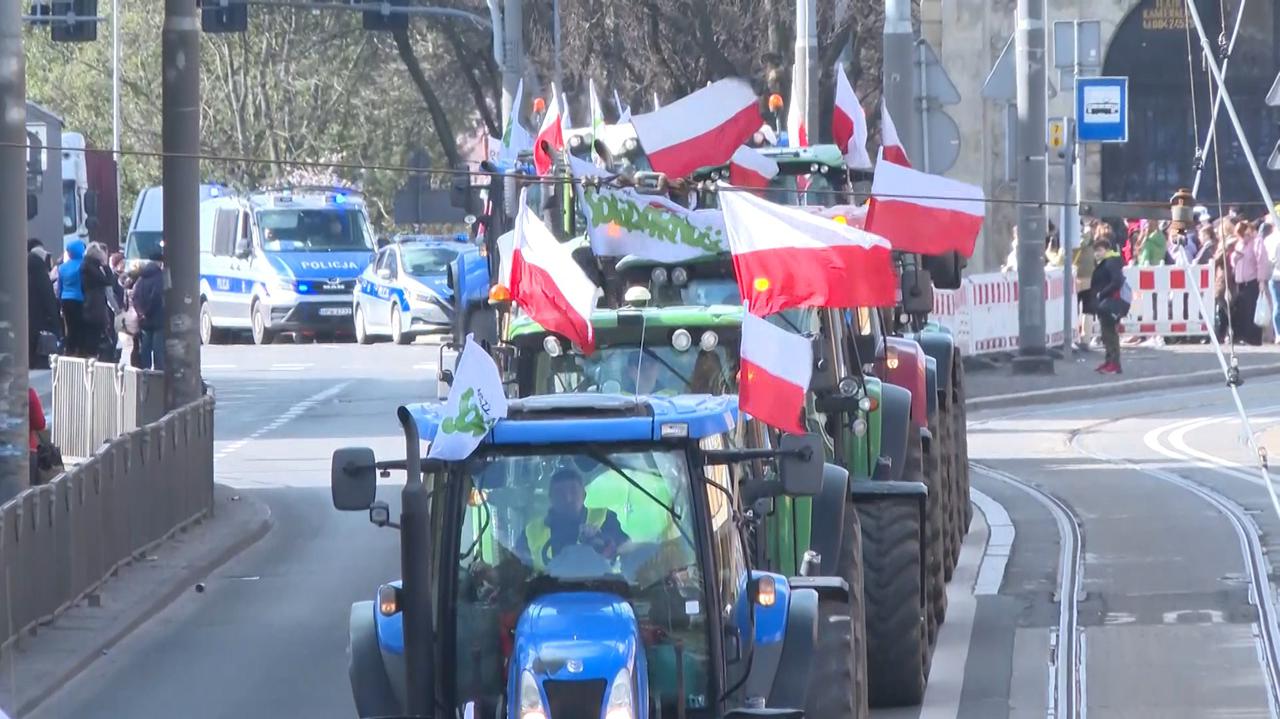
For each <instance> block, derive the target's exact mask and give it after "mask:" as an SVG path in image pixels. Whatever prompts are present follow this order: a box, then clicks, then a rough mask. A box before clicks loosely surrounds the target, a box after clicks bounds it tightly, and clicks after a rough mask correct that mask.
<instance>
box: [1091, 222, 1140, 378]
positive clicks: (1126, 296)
mask: <svg viewBox="0 0 1280 719" xmlns="http://www.w3.org/2000/svg"><path fill="white" fill-rule="evenodd" d="M1093 258H1094V261H1095V262H1096V265H1095V267H1094V268H1093V276H1092V277H1090V278H1089V288H1090V289H1091V290H1092V291H1093V297H1094V301H1093V314H1094V316H1096V317H1097V318H1098V324H1100V325H1101V326H1102V346H1103V347H1104V348H1106V357H1105V358H1104V359H1103V362H1102V364H1100V365H1098V367H1097V369H1096V371H1097V372H1099V373H1101V374H1120V373H1121V368H1120V331H1119V325H1120V320H1122V319H1124V317H1125V316H1126V315H1128V314H1129V305H1130V303H1131V302H1132V301H1133V291H1132V290H1131V289H1130V288H1129V283H1128V281H1127V280H1125V277H1124V258H1123V257H1121V255H1120V253H1119V252H1117V251H1116V250H1115V249H1113V248H1112V247H1111V243H1110V242H1108V241H1107V240H1105V239H1095V240H1094V241H1093Z"/></svg>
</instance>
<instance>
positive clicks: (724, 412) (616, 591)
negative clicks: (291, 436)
mask: <svg viewBox="0 0 1280 719" xmlns="http://www.w3.org/2000/svg"><path fill="white" fill-rule="evenodd" d="M737 418H738V408H737V398H736V397H735V396H732V395H727V396H709V395H681V396H676V397H665V398H658V397H646V396H633V395H608V394H602V395H589V394H580V395H539V396H533V397H528V398H524V399H519V400H512V401H511V402H510V406H509V410H508V416H507V417H506V418H505V419H502V420H499V421H498V423H497V424H496V425H495V426H494V427H493V428H492V429H491V430H490V431H489V432H488V433H487V434H486V435H485V437H484V440H483V442H482V443H481V444H480V446H479V447H478V449H477V450H476V451H475V452H474V453H473V454H472V455H471V457H469V458H468V459H466V460H465V461H459V462H442V461H438V460H430V459H427V460H424V459H422V458H421V443H422V442H428V443H429V442H431V440H432V439H433V438H434V437H435V436H436V433H437V431H438V430H439V428H440V427H441V425H442V423H444V422H446V421H449V420H450V419H451V418H447V417H445V416H444V406H443V405H442V404H439V403H431V404H422V405H414V406H407V407H402V408H400V410H399V419H400V423H401V426H402V427H403V429H404V434H405V440H406V450H407V452H406V455H407V458H406V459H405V460H395V461H378V460H376V458H375V457H374V454H373V452H372V450H369V449H365V448H346V449H340V450H337V451H336V452H335V453H334V455H333V465H332V492H333V502H334V505H335V506H336V507H337V508H338V509H341V510H350V511H363V512H368V514H369V517H370V520H371V521H372V522H373V523H374V524H376V525H378V526H384V527H386V526H389V527H394V528H397V529H399V531H400V533H401V553H402V554H401V557H402V570H403V581H402V582H393V583H389V584H386V585H383V586H381V587H379V589H378V592H377V597H376V600H375V601H367V602H360V603H357V604H355V605H353V607H352V610H351V627H350V632H351V634H350V642H351V643H350V662H351V663H350V678H351V685H352V691H353V694H354V697H355V704H356V708H357V711H358V714H359V716H360V717H379V716H386V717H392V716H414V717H418V716H448V717H455V716H456V717H477V718H478V717H499V718H505V719H574V718H579V717H586V718H588V719H662V718H668V717H669V718H671V719H684V718H685V717H689V718H690V719H694V718H697V717H707V718H708V719H710V718H716V719H719V718H722V717H723V718H726V719H728V718H730V717H736V718H744V719H745V718H746V717H765V716H768V717H803V716H805V711H804V709H803V708H804V707H805V706H806V705H807V704H808V705H809V706H814V704H813V702H812V697H807V696H806V694H808V693H810V692H811V691H812V690H811V689H810V684H809V681H808V679H809V675H810V672H811V671H812V670H813V669H814V667H812V666H811V665H812V663H813V657H814V656H815V654H816V652H815V647H816V646H817V642H818V639H817V633H818V630H819V627H818V622H819V600H820V598H829V597H836V598H838V597H846V600H845V601H847V596H848V594H849V587H848V585H847V584H846V582H845V581H844V580H842V579H839V578H835V577H823V576H813V575H817V574H818V573H819V570H818V567H819V566H820V564H821V560H820V559H819V558H818V557H816V555H815V556H809V557H806V561H805V562H804V566H803V567H801V569H800V572H799V573H800V575H801V576H793V577H787V576H784V575H781V574H775V573H770V572H764V571H757V570H754V569H753V568H752V566H751V561H752V556H753V555H752V552H751V549H750V547H749V546H747V545H748V542H749V539H748V537H749V536H750V527H749V524H750V522H751V519H750V518H751V516H752V511H751V510H750V509H747V508H755V509H758V508H760V507H761V506H763V505H764V504H767V503H768V502H769V501H771V500H772V499H774V498H778V497H782V496H791V497H798V496H818V495H820V494H822V492H823V490H824V487H825V485H827V484H833V483H834V484H840V483H847V482H848V475H847V473H846V472H845V471H844V470H843V469H840V468H838V467H835V466H833V465H829V464H824V463H823V461H822V456H823V454H822V446H821V441H820V440H819V439H818V438H817V437H816V436H786V437H784V438H783V439H782V441H781V442H779V444H778V446H777V448H775V449H746V448H743V447H742V445H743V442H742V439H741V438H742V433H741V432H740V431H739V426H738V423H737ZM761 464H766V465H767V466H769V467H770V468H771V469H770V470H769V471H767V472H764V473H761V472H759V471H753V470H752V467H756V466H759V465H761ZM390 470H404V471H405V472H406V475H407V481H406V483H405V487H404V490H403V491H402V493H401V511H400V518H399V521H398V522H395V521H393V520H392V512H391V509H390V507H389V505H388V504H387V503H386V502H382V501H378V500H377V497H376V481H377V476H378V474H379V473H382V474H383V476H385V475H386V473H387V472H389V471H390ZM825 689H826V690H828V691H831V692H834V693H840V692H842V691H843V692H845V693H847V692H848V691H849V688H848V687H829V688H825ZM818 705H819V706H821V702H819V703H818ZM811 715H812V710H811Z"/></svg>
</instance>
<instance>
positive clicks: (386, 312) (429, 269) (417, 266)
mask: <svg viewBox="0 0 1280 719" xmlns="http://www.w3.org/2000/svg"><path fill="white" fill-rule="evenodd" d="M488 290H489V272H488V265H487V263H486V262H485V261H484V258H483V257H481V256H480V252H479V250H478V249H477V248H476V246H475V245H473V244H471V243H470V242H469V241H468V238H467V236H466V235H465V234H464V235H455V236H446V237H440V236H431V235H401V236H399V237H397V238H396V241H395V242H392V243H390V244H388V245H387V246H386V247H383V248H381V249H379V250H378V252H377V254H376V255H375V257H374V260H373V262H372V263H370V265H369V267H368V268H366V269H365V271H364V272H363V273H362V274H361V275H360V279H359V284H358V286H357V288H356V294H355V302H354V305H353V308H352V312H353V314H354V315H355V332H356V341H357V342H360V343H361V344H369V343H371V342H373V341H374V339H375V338H378V337H389V338H390V339H391V340H392V341H394V342H395V343H397V344H409V343H410V342H412V341H413V340H414V338H415V337H417V336H419V335H422V334H425V333H427V332H431V331H438V330H442V329H448V328H450V327H452V326H453V321H454V299H453V298H454V292H455V291H459V292H460V293H461V295H462V296H463V297H464V298H466V299H467V300H468V301H472V300H475V301H482V300H483V298H486V297H487V296H488V295H487V293H488Z"/></svg>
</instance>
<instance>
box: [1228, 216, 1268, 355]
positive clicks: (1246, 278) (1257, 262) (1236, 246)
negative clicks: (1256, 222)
mask: <svg viewBox="0 0 1280 719" xmlns="http://www.w3.org/2000/svg"><path fill="white" fill-rule="evenodd" d="M1235 232H1236V236H1235V240H1234V241H1233V242H1232V243H1231V245H1230V246H1229V249H1228V252H1229V253H1230V257H1229V261H1230V263H1231V270H1232V273H1233V274H1234V276H1235V284H1236V291H1235V294H1233V295H1232V297H1231V303H1230V305H1231V306H1230V312H1231V326H1232V330H1233V332H1234V334H1235V337H1236V339H1238V340H1239V341H1241V342H1244V343H1245V344H1250V345H1260V344H1262V328H1261V327H1259V326H1258V325H1257V324H1255V323H1254V321H1253V315H1254V311H1255V310H1256V309H1257V306H1258V293H1259V290H1260V282H1259V280H1261V279H1262V277H1261V274H1260V271H1261V269H1262V257H1263V253H1262V252H1261V251H1260V249H1259V245H1260V243H1259V241H1258V232H1257V230H1256V228H1254V226H1253V224H1252V223H1251V222H1249V221H1248V220H1240V221H1239V222H1237V223H1236V227H1235Z"/></svg>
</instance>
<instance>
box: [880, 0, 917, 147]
mask: <svg viewBox="0 0 1280 719" xmlns="http://www.w3.org/2000/svg"><path fill="white" fill-rule="evenodd" d="M915 44H916V41H915V31H914V30H913V29H912V27H911V0H885V4H884V104H885V107H887V108H888V109H889V115H890V116H891V117H892V118H893V123H894V126H895V127H897V128H898V137H899V138H901V139H902V143H903V147H904V148H905V149H906V151H907V157H909V158H911V160H912V162H913V164H919V163H920V160H921V157H920V148H919V147H914V146H913V145H915V139H916V112H915V109H914V105H915V87H914V82H913V77H914V73H915Z"/></svg>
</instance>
